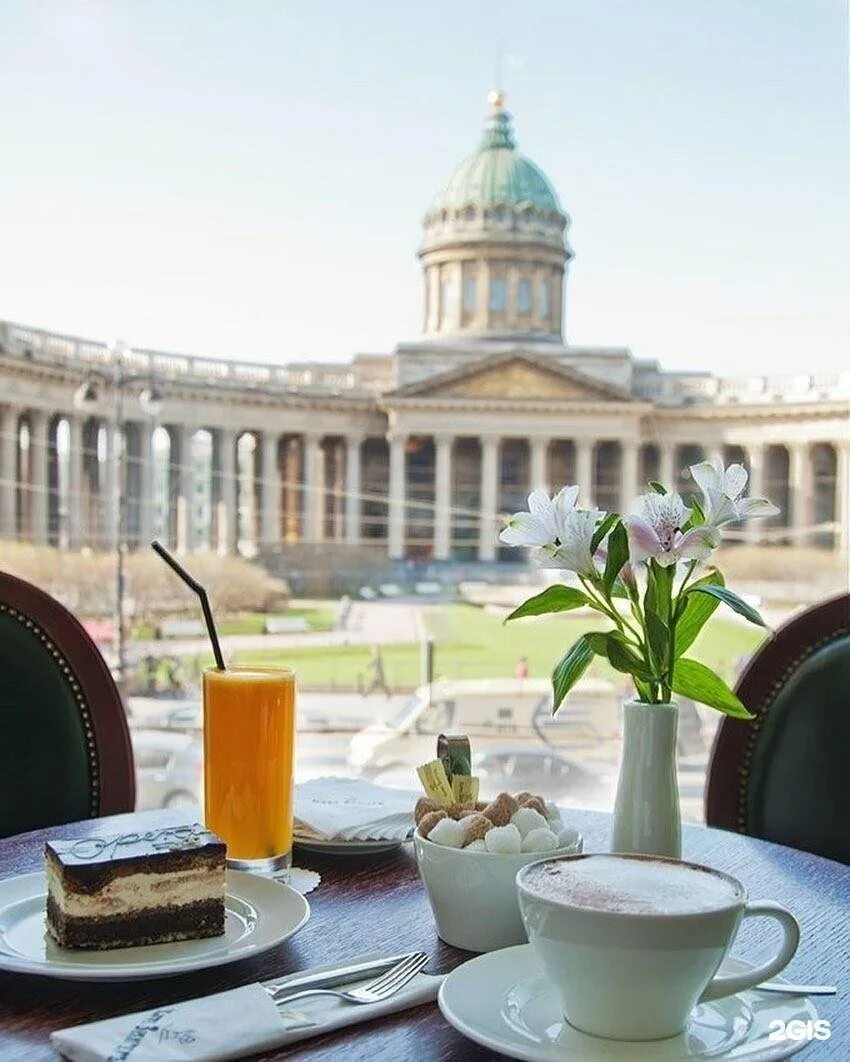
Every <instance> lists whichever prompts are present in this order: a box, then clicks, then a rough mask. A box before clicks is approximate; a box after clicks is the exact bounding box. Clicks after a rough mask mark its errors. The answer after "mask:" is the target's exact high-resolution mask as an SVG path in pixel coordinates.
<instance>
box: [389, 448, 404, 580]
mask: <svg viewBox="0 0 850 1062" xmlns="http://www.w3.org/2000/svg"><path fill="white" fill-rule="evenodd" d="M387 438H388V441H389V444H390V488H389V489H390V498H389V527H388V538H387V552H388V554H389V557H390V559H391V560H402V559H403V558H404V523H405V521H404V517H405V512H406V509H407V506H406V505H405V496H406V494H407V483H406V479H407V475H406V473H407V469H406V468H405V447H406V445H407V436H406V435H399V434H393V435H389V436H388V437H387Z"/></svg>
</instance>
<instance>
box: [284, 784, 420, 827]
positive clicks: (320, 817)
mask: <svg viewBox="0 0 850 1062" xmlns="http://www.w3.org/2000/svg"><path fill="white" fill-rule="evenodd" d="M421 795H422V794H421V793H415V792H413V791H412V790H408V789H389V788H388V787H387V786H383V785H376V784H375V783H374V782H370V781H368V780H367V779H365V778H337V777H330V776H329V777H325V778H314V779H312V780H311V781H309V782H302V783H301V784H300V785H297V786H296V787H295V838H296V840H298V838H301V839H302V840H305V841H308V840H309V841H330V840H334V841H378V840H380V841H383V840H387V841H403V840H404V839H405V838H406V837H407V836H408V834H410V833H411V832H412V830H413V825H414V823H413V808H414V806H415V804H416V801H417V799H418V798H419V797H420V796H421Z"/></svg>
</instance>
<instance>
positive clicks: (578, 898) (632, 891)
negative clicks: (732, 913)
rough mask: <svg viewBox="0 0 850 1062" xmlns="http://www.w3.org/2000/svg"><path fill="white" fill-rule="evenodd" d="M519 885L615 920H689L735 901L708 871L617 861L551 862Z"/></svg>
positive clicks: (726, 884)
mask: <svg viewBox="0 0 850 1062" xmlns="http://www.w3.org/2000/svg"><path fill="white" fill-rule="evenodd" d="M522 882H523V885H524V886H525V888H526V890H527V891H528V892H530V893H532V894H533V895H535V896H539V897H540V898H541V899H545V900H553V901H555V902H560V903H568V904H570V905H572V906H575V907H586V908H590V909H591V910H594V911H613V912H617V913H620V914H693V913H697V912H699V911H713V910H717V909H718V908H720V907H728V906H729V905H730V904H731V903H734V902H735V901H736V900H738V899H739V898H740V893H739V890H738V889H737V888H736V886H735V885H734V884H733V883H732V882H731V881H728V880H727V879H726V878H724V877H721V876H720V875H719V874H713V873H712V872H711V871H709V870H701V869H699V868H698V867H694V866H689V865H688V864H684V863H673V862H665V861H663V860H653V859H624V858H618V857H617V856H592V855H591V856H583V857H582V858H580V859H562V860H552V861H551V862H547V863H543V864H541V865H539V866H535V867H531V868H529V869H528V870H527V871H525V872H524V873H523V875H522Z"/></svg>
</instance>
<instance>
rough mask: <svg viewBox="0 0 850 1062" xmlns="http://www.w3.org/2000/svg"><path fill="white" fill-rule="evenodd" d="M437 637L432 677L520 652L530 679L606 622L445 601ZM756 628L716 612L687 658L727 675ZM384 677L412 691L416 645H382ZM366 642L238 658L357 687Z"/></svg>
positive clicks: (469, 671) (500, 667)
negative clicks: (503, 612)
mask: <svg viewBox="0 0 850 1062" xmlns="http://www.w3.org/2000/svg"><path fill="white" fill-rule="evenodd" d="M425 619H426V624H427V627H428V629H429V631H430V633H431V634H432V636H433V637H434V642H435V675H436V676H437V677H446V678H493V677H498V676H500V675H504V676H511V675H513V671H514V666H515V664H516V661H517V659H518V658H519V657H520V656H526V657H528V662H529V667H530V670H531V674H532V675H533V676H548V675H549V673H550V671H551V669H552V665H553V663H554V662H555V660H556V659H557V658H558V656H559V655H560V654H561V653H562V652H563V651H564V650H565V649H566V648H568V646H569V645H570V644H571V643H572V642H573V641H574V640H575V638H577V637H578V635H579V634H581V633H583V632H584V631H587V630H599V629H604V628H605V626H606V624H605V622H604V620H601V619H596V618H595V617H584V616H575V615H569V616H548V617H542V618H539V619H530V620H520V621H518V622H516V623H513V624H508V625H503V624H502V621H501V618H500V617H499V616H496V615H491V614H490V613H487V612H485V611H483V610H482V609H479V608H475V607H474V606H472V605H445V606H437V607H432V608H429V609H427V610H426V613H425ZM761 638H762V635H761V633H760V632H759V631H758V630H756V629H755V628H753V627H748V626H745V625H744V624H740V623H737V622H735V621H732V620H727V619H720V618H718V617H717V616H716V615H715V617H714V618H713V619H712V621H711V622H710V623H709V624H708V625H707V627H706V628H705V630H704V631H703V632H702V634H701V635H700V637H699V639H698V641H697V642H696V643H695V645H694V647H693V648H692V649H691V650H690V651H689V654H688V655H690V656H696V657H698V658H699V659H700V660H702V661H703V662H704V663H706V664H709V665H710V666H712V667H714V668H715V669H717V670H718V671H719V672H720V673H721V674H723V675H724V676H725V677H726V678H727V680H731V679H732V677H733V671H734V668H735V665H736V663H737V662H738V661H739V660H740V659H741V658H742V657H744V656H746V655H747V654H749V653H750V652H751V651H752V650H753V649H754V648H755V647H756V645H758V643H759V642H760V641H761ZM382 653H383V658H384V667H385V671H386V676H387V681H388V682H389V684H390V685H391V686H392V687H393V688H412V687H414V686H416V685H418V683H419V681H420V650H419V646H418V645H388V646H385V647H384V649H383V650H382ZM369 655H370V650H369V647H368V646H359V645H358V646H328V647H324V646H323V647H317V648H315V649H301V648H299V649H279V650H274V649H264V650H256V651H249V652H243V653H239V654H238V656H237V662H238V663H243V664H244V663H281V664H287V665H288V666H290V667H292V668H294V669H295V670H296V671H297V672H298V676H299V680H300V683H301V685H302V686H303V687H305V688H306V687H310V686H325V687H327V686H342V687H352V686H356V685H357V682H358V676H362V678H363V679H364V680H367V679H368V671H367V664H368V661H369ZM590 674H591V675H596V676H598V677H600V678H609V679H613V680H614V681H616V682H617V683H618V684H623V683H624V681H625V680H624V676H622V675H619V674H617V673H616V672H614V671H613V670H612V669H611V668H610V666H609V665H608V664H607V663H606V662H603V661H601V660H599V659H595V660H594V662H593V664H592V665H591V669H590Z"/></svg>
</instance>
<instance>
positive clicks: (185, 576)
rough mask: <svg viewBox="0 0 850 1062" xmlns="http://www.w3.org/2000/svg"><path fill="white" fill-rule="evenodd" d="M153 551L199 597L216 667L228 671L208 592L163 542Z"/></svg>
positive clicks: (156, 543)
mask: <svg viewBox="0 0 850 1062" xmlns="http://www.w3.org/2000/svg"><path fill="white" fill-rule="evenodd" d="M151 549H152V550H153V551H154V553H158V554H159V556H160V557H162V559H163V560H164V561H165V563H166V564H167V565H168V567H169V568H171V570H172V571H175V572H176V573H177V574H178V575H179V576H180V578H181V579H182V580H183V582H184V583H185V584H186V585H187V586H188V587H191V588H192V590H194V591H195V593H196V594H197V595H198V597H199V598H200V599H201V608H202V609H203V610H204V619H205V620H206V624H207V632H208V633H209V636H210V641H211V642H212V647H213V654H214V655H215V665H216V667H217V668H218V670H219V671H226V670H227V668H226V667H225V666H224V657H223V656H222V654H221V645H220V644H219V641H218V633H217V631H216V629H215V623H213V618H212V610H211V609H210V599H209V597H207V592H206V590H205V589H204V587H203V586H201V584H200V583H199V582H198V580H197V579H195V578H194V577H193V576H191V575H190V574H189V573H188V572H187V571H186V569H185V568H184V567H183V565H182V564H180V563H179V562H178V561H177V560H175V558H174V557H172V556H171V554H170V553H169V552H168V550H167V549H166V548H165V546H163V544H162V543H161V542H151Z"/></svg>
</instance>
